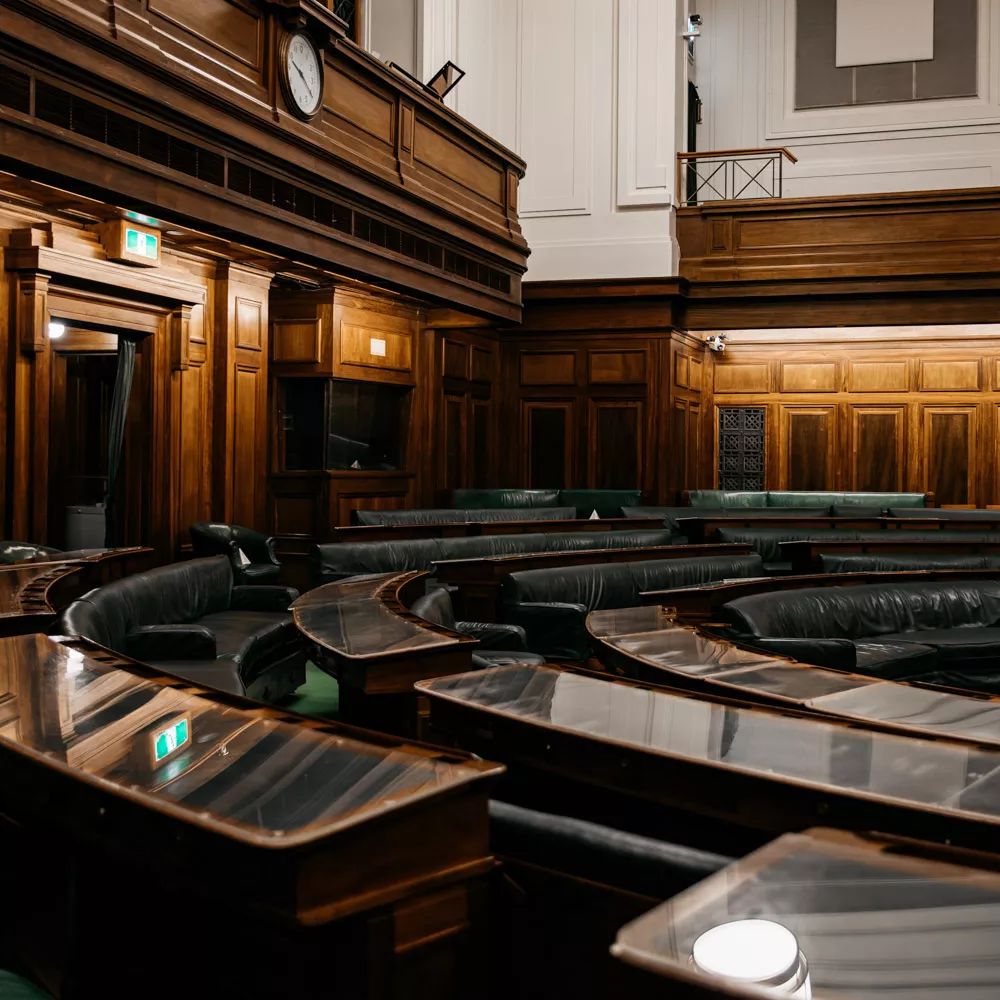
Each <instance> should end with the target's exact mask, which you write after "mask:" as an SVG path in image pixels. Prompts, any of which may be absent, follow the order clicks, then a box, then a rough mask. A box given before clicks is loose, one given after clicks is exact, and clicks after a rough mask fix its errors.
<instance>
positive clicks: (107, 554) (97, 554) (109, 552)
mask: <svg viewBox="0 0 1000 1000" xmlns="http://www.w3.org/2000/svg"><path fill="white" fill-rule="evenodd" d="M152 551H153V550H152V549H151V548H148V547H147V546H144V545H131V546H126V547H125V548H116V549H71V550H70V551H68V552H39V553H36V554H35V555H34V556H31V557H30V558H28V559H19V560H18V562H17V563H14V564H12V565H24V564H25V563H64V562H76V561H79V562H104V561H105V560H108V559H115V558H118V557H126V556H134V555H145V554H147V553H150V552H152Z"/></svg>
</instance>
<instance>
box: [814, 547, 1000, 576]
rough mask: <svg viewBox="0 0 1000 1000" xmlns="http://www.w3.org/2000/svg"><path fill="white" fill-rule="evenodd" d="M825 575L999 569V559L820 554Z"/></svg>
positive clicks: (954, 555) (956, 555)
mask: <svg viewBox="0 0 1000 1000" xmlns="http://www.w3.org/2000/svg"><path fill="white" fill-rule="evenodd" d="M819 558H820V564H821V566H822V569H823V572H824V573H892V572H899V571H904V572H905V571H906V570H922V569H1000V556H990V555H975V554H972V555H961V554H959V553H947V552H941V553H934V552H928V553H926V554H925V553H922V552H900V553H899V554H898V555H892V554H891V553H878V552H873V553H871V554H867V553H864V552H861V553H855V554H853V555H843V556H838V555H829V554H825V555H820V557H819Z"/></svg>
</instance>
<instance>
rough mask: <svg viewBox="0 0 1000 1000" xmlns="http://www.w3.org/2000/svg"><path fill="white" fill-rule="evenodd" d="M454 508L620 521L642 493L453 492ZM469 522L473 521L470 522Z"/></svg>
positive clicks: (580, 491) (597, 491)
mask: <svg viewBox="0 0 1000 1000" xmlns="http://www.w3.org/2000/svg"><path fill="white" fill-rule="evenodd" d="M452 502H453V503H454V505H455V506H456V507H465V508H469V509H479V508H483V507H573V508H574V509H575V511H576V514H575V515H574V516H576V517H590V515H591V514H592V513H593V512H594V511H595V510H596V511H597V514H598V516H599V517H621V509H622V507H625V506H630V505H633V504H638V503H641V502H642V490H475V489H464V490H455V493H454V497H453V499H452ZM470 520H476V519H475V518H470Z"/></svg>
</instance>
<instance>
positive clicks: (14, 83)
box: [0, 65, 31, 115]
mask: <svg viewBox="0 0 1000 1000" xmlns="http://www.w3.org/2000/svg"><path fill="white" fill-rule="evenodd" d="M0 104H3V105H6V106H7V107H8V108H13V109H14V110H15V111H20V112H21V114H22V115H30V114H31V78H30V77H29V76H28V75H27V74H26V73H18V71H17V70H16V69H10V67H8V66H2V65H0Z"/></svg>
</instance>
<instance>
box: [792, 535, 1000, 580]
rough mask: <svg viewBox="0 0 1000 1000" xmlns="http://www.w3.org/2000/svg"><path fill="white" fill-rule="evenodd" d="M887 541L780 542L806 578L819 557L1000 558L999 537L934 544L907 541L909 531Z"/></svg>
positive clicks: (794, 568) (795, 572)
mask: <svg viewBox="0 0 1000 1000" xmlns="http://www.w3.org/2000/svg"><path fill="white" fill-rule="evenodd" d="M886 535H887V537H886V538H885V539H884V540H883V539H881V538H878V539H843V540H840V539H836V538H830V539H824V540H823V541H817V542H809V541H795V542H781V543H780V545H779V547H780V549H781V552H782V554H783V555H785V556H786V557H787V561H789V562H791V564H792V574H793V575H795V576H803V575H806V574H811V573H815V572H816V570H817V568H818V567H819V566H820V564H821V563H820V556H822V555H838V556H844V555H849V554H853V553H870V554H876V555H899V554H900V553H904V552H919V553H924V554H926V555H966V556H968V555H1000V533H998V534H997V537H996V540H995V541H992V540H990V541H987V540H980V539H972V540H969V541H967V542H966V541H962V540H959V539H948V540H946V541H941V542H935V541H927V540H925V539H917V540H910V539H907V538H906V537H904V536H905V535H906V531H905V530H904V531H898V532H895V531H894V532H891V533H890V532H886Z"/></svg>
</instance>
